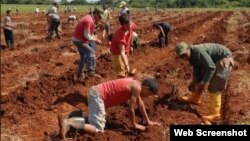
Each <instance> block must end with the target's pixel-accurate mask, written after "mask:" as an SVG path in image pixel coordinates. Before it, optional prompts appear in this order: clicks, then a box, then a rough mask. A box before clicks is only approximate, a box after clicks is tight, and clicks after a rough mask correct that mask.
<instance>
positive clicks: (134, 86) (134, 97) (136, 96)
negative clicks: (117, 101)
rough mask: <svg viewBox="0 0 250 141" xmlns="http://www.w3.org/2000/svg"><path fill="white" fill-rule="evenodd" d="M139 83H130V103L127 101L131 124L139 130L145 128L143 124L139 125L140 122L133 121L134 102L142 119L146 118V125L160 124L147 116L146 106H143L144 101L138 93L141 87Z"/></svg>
mask: <svg viewBox="0 0 250 141" xmlns="http://www.w3.org/2000/svg"><path fill="white" fill-rule="evenodd" d="M139 85H140V84H136V83H133V84H132V85H131V91H132V97H131V99H130V103H129V111H130V112H129V113H130V119H131V122H132V124H133V126H134V127H135V128H136V129H139V130H142V131H143V130H145V129H146V128H145V127H144V126H143V125H140V124H137V123H136V121H135V112H134V108H135V103H137V105H138V107H139V109H140V111H141V113H142V115H143V117H144V119H145V120H146V124H147V125H158V126H159V125H161V124H160V123H158V122H153V121H151V120H150V119H149V117H148V114H147V112H146V108H145V106H144V103H143V101H142V99H141V97H140V93H141V87H140V86H139Z"/></svg>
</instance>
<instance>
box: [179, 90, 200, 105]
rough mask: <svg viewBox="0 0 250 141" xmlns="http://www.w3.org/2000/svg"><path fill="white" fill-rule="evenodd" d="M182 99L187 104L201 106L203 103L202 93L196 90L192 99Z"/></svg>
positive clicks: (185, 97)
mask: <svg viewBox="0 0 250 141" xmlns="http://www.w3.org/2000/svg"><path fill="white" fill-rule="evenodd" d="M181 99H182V101H183V102H185V103H190V104H195V105H199V104H200V103H201V93H200V92H198V91H197V90H196V91H195V92H193V93H192V94H191V96H190V97H188V96H183V97H182V98H181Z"/></svg>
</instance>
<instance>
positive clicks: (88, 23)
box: [73, 15, 95, 43]
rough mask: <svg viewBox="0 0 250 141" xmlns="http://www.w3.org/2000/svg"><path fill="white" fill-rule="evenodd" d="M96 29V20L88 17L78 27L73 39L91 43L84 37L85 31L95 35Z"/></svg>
mask: <svg viewBox="0 0 250 141" xmlns="http://www.w3.org/2000/svg"><path fill="white" fill-rule="evenodd" d="M94 29H95V22H94V18H93V17H92V16H91V15H86V16H85V17H83V18H82V19H81V20H80V22H78V24H77V25H76V28H75V31H74V33H73V37H75V38H76V39H77V40H79V41H82V42H83V43H89V40H88V39H86V38H85V37H84V30H87V31H88V33H90V34H94Z"/></svg>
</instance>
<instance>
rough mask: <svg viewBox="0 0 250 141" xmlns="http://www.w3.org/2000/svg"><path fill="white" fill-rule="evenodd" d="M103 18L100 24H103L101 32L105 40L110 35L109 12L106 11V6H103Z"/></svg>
mask: <svg viewBox="0 0 250 141" xmlns="http://www.w3.org/2000/svg"><path fill="white" fill-rule="evenodd" d="M102 8H103V10H104V13H103V17H102V22H103V23H104V30H103V35H102V36H103V38H105V39H107V37H108V35H109V34H110V11H109V10H108V5H106V4H104V5H103V7H102Z"/></svg>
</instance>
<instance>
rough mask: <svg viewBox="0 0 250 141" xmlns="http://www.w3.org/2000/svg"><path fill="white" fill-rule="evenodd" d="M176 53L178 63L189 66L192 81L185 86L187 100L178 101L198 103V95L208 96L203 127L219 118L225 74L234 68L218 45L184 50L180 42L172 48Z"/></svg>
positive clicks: (225, 51) (203, 45)
mask: <svg viewBox="0 0 250 141" xmlns="http://www.w3.org/2000/svg"><path fill="white" fill-rule="evenodd" d="M175 51H176V53H177V55H178V57H180V58H181V59H184V60H187V61H189V63H190V64H191V65H192V66H193V81H192V82H191V84H190V86H189V90H190V91H192V94H191V96H189V97H187V96H184V97H182V100H183V101H184V102H186V103H191V104H197V105H199V104H200V103H201V94H202V93H203V92H206V91H208V92H209V93H210V113H209V114H208V115H207V116H202V120H203V122H204V123H205V124H211V121H213V120H215V119H217V118H220V116H221V114H220V111H221V91H222V90H224V89H225V88H226V86H227V81H228V78H229V74H230V72H231V69H232V67H233V65H234V61H233V57H232V53H231V52H230V51H229V49H228V48H226V47H224V46H223V45H220V44H215V43H205V44H200V45H192V46H188V45H187V44H186V43H184V42H181V43H179V44H178V45H177V46H176V50H175Z"/></svg>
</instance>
